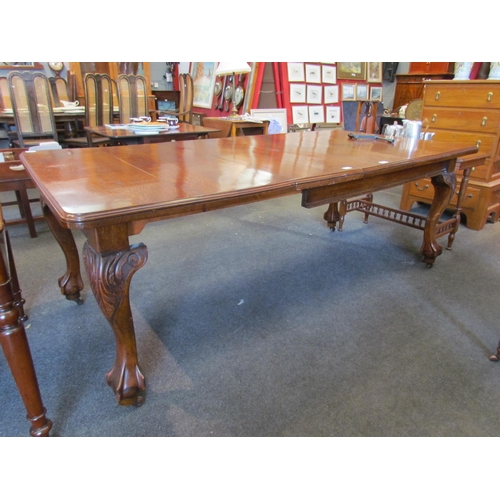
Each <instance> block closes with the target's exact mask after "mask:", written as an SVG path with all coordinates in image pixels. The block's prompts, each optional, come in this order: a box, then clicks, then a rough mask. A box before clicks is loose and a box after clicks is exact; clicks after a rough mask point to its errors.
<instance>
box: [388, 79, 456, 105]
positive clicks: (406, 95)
mask: <svg viewBox="0 0 500 500" xmlns="http://www.w3.org/2000/svg"><path fill="white" fill-rule="evenodd" d="M452 78H453V73H408V74H400V75H396V90H395V91H394V104H393V106H392V107H393V109H397V108H399V107H400V106H404V105H405V104H408V103H410V102H411V101H413V100H415V99H422V96H423V94H424V87H425V84H426V83H427V81H428V80H447V79H450V80H451V79H452Z"/></svg>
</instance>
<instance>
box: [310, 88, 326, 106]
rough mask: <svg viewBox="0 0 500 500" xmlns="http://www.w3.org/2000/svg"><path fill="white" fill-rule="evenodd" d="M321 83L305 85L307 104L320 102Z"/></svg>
mask: <svg viewBox="0 0 500 500" xmlns="http://www.w3.org/2000/svg"><path fill="white" fill-rule="evenodd" d="M322 94H323V92H322V88H321V85H308V86H307V102H308V103H309V104H321V102H322V101H321V98H322V97H323V95H322Z"/></svg>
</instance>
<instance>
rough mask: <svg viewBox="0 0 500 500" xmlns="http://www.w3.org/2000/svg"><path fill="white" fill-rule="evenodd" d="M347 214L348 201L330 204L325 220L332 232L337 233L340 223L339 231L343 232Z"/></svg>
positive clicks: (324, 215)
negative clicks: (337, 226) (337, 225)
mask: <svg viewBox="0 0 500 500" xmlns="http://www.w3.org/2000/svg"><path fill="white" fill-rule="evenodd" d="M346 212H347V200H342V201H339V202H335V203H330V204H329V205H328V209H327V211H326V212H325V213H324V214H323V219H325V220H326V222H327V224H328V227H329V228H330V230H331V231H335V228H336V224H337V222H338V223H339V228H338V229H339V231H342V228H343V226H344V219H345V214H346Z"/></svg>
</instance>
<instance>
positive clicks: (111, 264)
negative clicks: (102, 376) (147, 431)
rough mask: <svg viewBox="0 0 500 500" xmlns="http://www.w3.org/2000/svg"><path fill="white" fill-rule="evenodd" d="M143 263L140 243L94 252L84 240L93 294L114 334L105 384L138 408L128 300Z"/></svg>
mask: <svg viewBox="0 0 500 500" xmlns="http://www.w3.org/2000/svg"><path fill="white" fill-rule="evenodd" d="M108 229H109V228H108ZM111 229H112V228H111ZM97 246H98V247H99V245H97ZM146 261H147V248H146V246H145V245H144V244H142V243H140V244H137V245H132V246H130V247H127V248H125V249H123V250H119V251H109V252H97V251H96V250H94V248H93V247H92V246H91V245H90V244H89V242H88V241H87V242H86V243H85V245H84V248H83V262H84V265H85V268H86V270H87V273H88V276H89V279H90V285H91V288H92V291H93V293H94V296H95V298H96V300H97V303H98V304H99V307H100V308H101V310H102V312H103V314H104V316H105V317H106V319H107V320H108V321H109V323H110V325H111V327H112V329H113V332H114V335H115V341H116V358H115V363H114V365H113V368H112V369H111V370H110V371H109V372H108V374H107V375H106V381H107V383H108V385H109V386H110V387H111V388H112V390H113V392H114V393H115V396H116V399H117V401H118V403H119V404H121V405H124V406H127V405H132V404H135V405H138V406H139V405H141V404H142V402H143V400H144V394H143V393H144V391H145V390H146V384H145V380H144V376H143V374H142V373H141V370H140V368H139V364H138V359H137V346H136V340H135V331H134V323H133V318H132V311H131V309H130V298H129V290H130V282H131V279H132V276H133V275H134V273H135V272H136V271H138V270H139V269H140V268H141V267H142V266H144V264H145V263H146Z"/></svg>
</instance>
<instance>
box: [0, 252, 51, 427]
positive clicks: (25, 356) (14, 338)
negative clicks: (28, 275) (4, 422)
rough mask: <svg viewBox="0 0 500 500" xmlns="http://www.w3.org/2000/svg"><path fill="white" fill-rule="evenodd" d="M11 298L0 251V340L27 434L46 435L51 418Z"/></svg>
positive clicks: (24, 332)
mask: <svg viewBox="0 0 500 500" xmlns="http://www.w3.org/2000/svg"><path fill="white" fill-rule="evenodd" d="M14 300H15V299H14V296H13V293H12V283H11V280H10V277H9V273H8V272H7V268H6V266H5V261H4V258H3V255H1V254H0V344H1V345H2V349H3V352H4V354H5V357H6V359H7V363H8V364H9V367H10V370H11V372H12V376H13V377H14V381H15V382H16V385H17V388H18V390H19V393H20V395H21V398H22V400H23V403H24V406H25V407H26V411H27V418H28V419H29V420H30V422H31V428H30V434H31V435H32V436H34V437H47V436H48V435H49V432H50V429H51V428H52V422H51V421H50V420H49V419H47V418H46V416H45V413H46V410H45V408H44V406H43V403H42V397H41V395H40V389H39V387H38V381H37V378H36V373H35V367H34V366H33V359H32V357H31V351H30V348H29V344H28V339H27V337H26V331H25V329H24V325H23V324H22V323H21V321H20V319H19V309H18V307H16V305H15V303H14Z"/></svg>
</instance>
